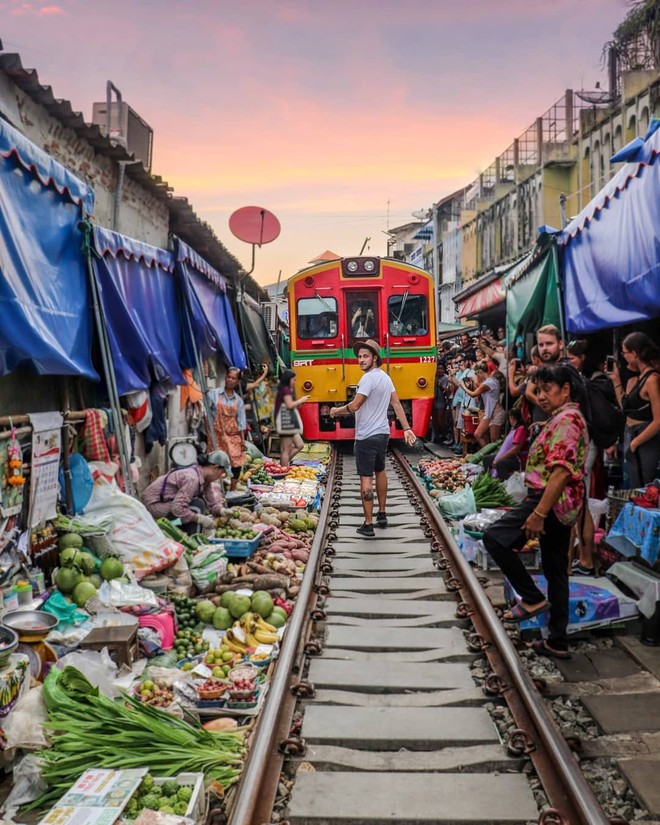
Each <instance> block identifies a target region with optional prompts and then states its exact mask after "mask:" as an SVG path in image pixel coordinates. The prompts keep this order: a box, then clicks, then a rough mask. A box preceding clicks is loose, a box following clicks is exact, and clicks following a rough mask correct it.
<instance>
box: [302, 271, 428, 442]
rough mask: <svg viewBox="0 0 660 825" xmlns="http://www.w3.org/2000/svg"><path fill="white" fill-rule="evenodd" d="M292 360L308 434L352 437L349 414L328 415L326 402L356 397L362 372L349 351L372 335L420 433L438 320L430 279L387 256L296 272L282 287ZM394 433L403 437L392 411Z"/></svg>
mask: <svg viewBox="0 0 660 825" xmlns="http://www.w3.org/2000/svg"><path fill="white" fill-rule="evenodd" d="M287 294H288V300H289V318H290V324H291V357H292V362H291V366H292V368H293V369H294V370H295V372H296V375H297V381H296V386H297V391H298V394H306V395H309V396H310V400H309V402H308V403H307V404H305V405H303V406H302V407H301V408H300V412H301V415H302V418H303V423H304V427H305V437H306V438H308V439H323V440H331V441H332V440H349V439H352V438H353V437H354V434H355V432H354V428H355V421H354V418H353V417H351V416H349V417H342V418H341V419H332V418H330V416H329V412H330V408H331V407H333V406H339V405H341V404H345V403H346V402H347V401H350V399H351V398H352V397H353V396H354V394H355V391H356V387H357V384H358V382H359V380H360V376H361V371H360V369H359V367H358V365H357V360H356V357H355V354H354V351H353V347H354V345H355V344H356V343H357V342H359V341H360V340H364V339H367V338H371V339H373V340H375V341H377V342H378V343H379V344H380V347H381V356H382V359H383V367H382V368H383V369H384V370H386V371H387V372H388V373H389V375H390V377H391V378H392V381H393V383H394V386H395V388H396V391H397V394H398V396H399V398H400V399H401V401H402V403H403V405H404V408H405V409H406V412H407V414H408V416H409V420H411V424H412V428H413V431H414V432H415V434H416V435H418V436H423V435H425V434H426V431H427V428H428V422H429V417H430V415H431V409H432V405H433V389H434V379H435V363H436V353H437V349H436V334H435V330H436V321H435V302H434V291H433V280H432V278H431V276H430V275H429V274H428V273H427V272H424V271H423V270H421V269H418V268H417V267H413V266H410V265H408V264H405V263H403V262H401V261H396V260H392V259H387V258H374V257H356V258H343V259H338V260H336V261H328V262H324V263H323V264H319V265H316V266H314V267H311V268H309V269H306V270H303V271H302V272H299V273H298V274H297V275H294V276H293V278H291V279H290V280H289V283H288V288H287ZM391 422H392V423H391V436H392V437H393V438H401V437H402V436H403V432H402V431H401V428H400V425H399V424H398V422H396V421H395V419H394V415H393V413H392V416H391Z"/></svg>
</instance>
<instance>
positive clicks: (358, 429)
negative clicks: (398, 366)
mask: <svg viewBox="0 0 660 825" xmlns="http://www.w3.org/2000/svg"><path fill="white" fill-rule="evenodd" d="M393 392H394V384H393V383H392V379H391V378H390V376H389V375H388V374H387V373H386V372H383V370H381V369H378V368H376V369H373V370H369V372H365V374H364V375H363V376H362V378H360V383H359V384H358V385H357V394H359V395H365V396H366V397H367V400H366V401H365V402H364V404H363V405H362V406H361V407H360V409H359V410H358V411H357V412H356V413H355V440H356V441H362V440H364V439H365V438H369V437H370V436H372V435H389V433H390V424H389V421H388V420H387V408H388V407H389V405H390V398H391V396H392V393H393Z"/></svg>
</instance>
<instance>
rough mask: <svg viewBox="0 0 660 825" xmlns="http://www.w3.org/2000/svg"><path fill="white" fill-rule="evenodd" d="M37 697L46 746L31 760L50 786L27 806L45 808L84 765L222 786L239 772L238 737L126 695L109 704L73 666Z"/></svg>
mask: <svg viewBox="0 0 660 825" xmlns="http://www.w3.org/2000/svg"><path fill="white" fill-rule="evenodd" d="M43 698H44V702H45V704H46V708H47V710H48V721H47V723H46V727H47V728H48V729H49V730H50V731H51V732H52V733H51V742H52V745H51V747H50V748H48V749H45V750H42V751H40V752H39V756H40V758H41V760H42V763H43V767H42V777H43V779H44V780H45V781H46V782H47V783H48V784H49V785H50V786H51V788H50V790H49V791H47V792H46V793H45V794H43V795H42V796H41V797H40V798H39V799H37V800H36V801H35V802H33V803H31V804H30V806H29V807H30V808H40V807H42V806H44V805H46V804H52V803H53V802H54V801H55V800H57V799H59V797H60V796H62V794H63V793H65V792H66V791H67V790H68V789H69V788H70V787H71V785H73V784H74V782H75V781H76V780H77V779H78V777H79V776H80V775H81V774H82V773H83V772H84V771H85V770H86V769H87V768H90V767H94V768H111V769H115V770H125V769H129V768H149V770H150V771H151V773H152V774H154V775H156V776H176V775H178V774H180V773H183V772H192V773H197V772H199V773H203V774H204V775H205V777H206V778H207V779H211V780H214V781H217V782H219V783H220V784H221V785H222V786H223V788H227V787H228V786H229V785H231V784H233V783H234V782H235V781H236V780H237V778H238V776H239V774H240V771H241V767H242V764H243V755H244V751H245V744H244V740H243V735H242V734H241V733H235V732H223V733H214V732H211V731H207V730H205V729H204V728H195V727H193V726H192V725H189V724H188V723H187V722H184V721H183V720H181V719H177V718H176V717H175V716H172V715H171V714H168V713H164V712H163V711H161V710H158V709H157V708H154V707H151V706H149V705H144V704H142V702H140V700H139V699H137V698H135V697H133V696H130V695H125V696H123V697H122V698H121V700H119V701H117V702H113V701H112V700H111V699H108V698H107V697H105V696H103V694H101V693H99V691H98V689H97V688H94V687H93V686H92V685H91V684H90V682H89V681H88V680H87V679H86V678H85V676H83V674H82V673H80V671H78V670H76V668H73V667H66V668H64V670H63V671H61V672H60V671H58V670H57V669H56V668H53V669H52V670H51V671H50V673H49V674H48V676H47V677H46V680H45V681H44V686H43Z"/></svg>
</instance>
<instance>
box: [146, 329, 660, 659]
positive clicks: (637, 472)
mask: <svg viewBox="0 0 660 825" xmlns="http://www.w3.org/2000/svg"><path fill="white" fill-rule="evenodd" d="M356 320H357V319H356ZM365 320H366V318H365ZM535 339H536V341H535V344H534V345H533V346H532V347H531V349H530V351H529V355H528V357H527V358H526V357H525V356H526V352H525V348H524V341H523V339H522V338H517V339H516V340H515V342H513V344H512V345H509V344H508V342H507V340H506V334H505V330H504V329H503V328H499V329H497V330H496V332H495V333H494V334H490V333H489V332H488V331H482V332H481V333H480V334H479V335H477V336H471V335H470V334H468V333H467V332H465V333H462V334H461V335H460V336H459V339H458V341H456V342H453V343H452V342H444V343H443V344H442V348H441V352H440V354H439V355H438V358H437V371H436V379H435V393H434V400H433V415H432V422H431V434H432V439H433V441H435V442H436V443H442V444H444V445H446V446H448V447H450V448H452V449H453V450H454V451H455V452H456V453H458V454H462V455H465V456H467V455H468V453H469V452H470V451H471V450H472V449H483V448H485V447H486V446H487V445H489V444H490V445H495V446H493V447H492V448H491V451H490V454H489V455H487V456H486V457H485V460H484V466H485V468H486V471H487V472H490V473H492V474H493V475H495V476H497V477H499V478H500V479H502V480H506V479H508V478H509V477H510V476H511V475H512V474H513V473H515V472H521V473H523V478H524V485H525V487H526V489H527V495H526V496H525V498H524V500H523V501H522V502H521V503H520V504H519V505H518V506H516V507H514V508H512V509H511V510H509V511H508V512H507V513H506V514H505V515H504V517H502V518H501V519H500V520H499V521H496V522H495V523H494V524H493V525H491V527H489V528H488V529H487V530H486V532H485V534H484V537H483V541H484V545H485V548H486V549H487V550H488V552H489V554H490V555H491V556H492V558H493V559H494V561H495V562H496V563H497V564H498V565H499V566H500V568H501V570H502V571H503V572H504V574H505V575H506V577H507V578H508V579H509V581H510V582H511V584H512V585H513V587H514V588H515V590H516V592H517V593H518V594H519V596H520V598H521V600H520V602H519V603H518V604H516V605H515V606H514V607H513V608H512V609H511V610H509V611H508V612H507V613H506V614H505V616H504V619H505V620H506V621H514V622H519V621H522V620H524V619H526V618H530V617H532V616H535V615H537V614H538V613H540V612H543V611H546V610H547V611H549V635H548V638H547V639H545V640H542V641H540V642H538V643H537V651H538V652H539V653H543V654H545V655H550V656H555V657H557V658H564V657H567V656H568V655H569V654H568V638H567V625H568V596H569V577H570V576H571V575H578V576H591V575H593V574H594V553H593V551H594V534H595V525H594V523H593V520H592V518H591V515H590V511H589V507H588V506H587V503H588V498H589V495H590V493H591V492H592V491H594V489H595V487H596V485H595V477H596V475H597V471H598V470H599V469H600V470H601V473H600V476H601V482H602V468H603V466H604V463H605V462H606V461H610V462H612V461H614V460H615V459H616V458H617V457H619V458H620V460H621V463H622V464H623V467H624V483H626V484H627V486H629V487H634V488H638V487H643V486H645V485H647V484H649V483H651V482H652V481H653V480H654V479H655V478H656V477H658V475H659V464H660V349H659V348H658V347H657V346H656V344H655V343H654V342H653V340H652V339H651V338H650V337H649V336H648V335H646V334H645V333H643V332H633V333H631V334H629V335H627V336H626V337H625V338H624V339H623V341H622V345H621V348H620V352H619V353H618V354H617V355H616V356H614V355H611V356H601V355H600V354H599V352H597V351H596V349H595V348H592V346H591V344H590V343H589V342H588V341H587V340H585V339H578V340H572V341H569V342H565V341H564V340H563V337H562V334H561V332H560V330H559V329H557V327H555V326H552V325H545V326H542V327H541V328H540V329H538V331H537V332H536V336H535ZM354 351H355V355H356V358H357V362H358V365H359V367H360V369H361V371H362V372H363V377H362V379H361V380H360V382H359V384H358V386H357V391H356V394H355V397H354V398H353V400H352V401H350V402H349V403H348V404H345V405H343V406H340V407H333V408H332V409H331V411H330V415H331V416H332V417H333V418H334V417H339V416H342V415H349V414H351V415H355V418H356V432H355V456H356V464H357V470H358V475H359V476H360V497H361V501H362V506H363V510H364V523H363V525H362V526H361V527H359V528H358V530H357V532H358V533H360V534H361V535H363V536H368V537H371V536H374V535H375V533H374V529H373V527H374V523H375V525H376V526H378V527H386V526H387V523H388V521H387V511H386V499H387V476H386V474H385V452H386V450H387V443H388V440H389V432H390V422H389V419H388V409H389V407H390V406H391V407H392V408H393V409H394V412H395V414H396V416H397V418H398V420H399V422H400V424H401V427H402V429H403V433H404V439H405V441H406V442H407V443H409V444H413V443H414V442H415V436H414V435H413V433H412V430H411V428H410V425H409V423H408V420H407V418H406V415H405V412H404V410H403V407H402V405H401V403H400V401H399V399H398V396H397V394H396V391H395V389H394V385H393V384H392V381H391V379H390V377H389V375H387V373H386V372H385V371H383V370H382V369H381V366H382V359H381V355H380V348H379V345H378V343H377V342H375V341H372V340H362V341H358V342H356V344H355V347H354ZM265 377H266V370H264V371H263V372H262V374H261V375H260V376H259V377H258V378H257V379H256V383H255V382H253V383H251V384H245V383H242V376H241V372H240V370H238V369H236V368H234V367H231V368H230V369H228V371H227V374H226V377H225V382H224V385H223V386H222V387H221V388H220V389H217V390H214V391H213V394H212V398H211V401H212V403H213V406H214V409H215V418H214V434H215V439H216V442H217V446H218V448H219V449H218V450H216V451H214V452H210V453H208V454H202V455H201V456H200V462H199V465H200V466H198V467H190V468H182V469H177V470H174V471H172V472H171V473H169V474H167V475H166V476H164V477H162V478H160V479H157V480H156V481H155V482H154V483H153V484H152V485H151V486H150V487H149V488H148V489H147V490H146V491H145V494H144V499H145V504H147V506H148V507H149V509H150V510H151V511H152V512H153V513H154V514H155V515H168V516H170V515H172V516H179V517H180V518H181V519H182V521H183V522H184V524H186V525H188V524H189V525H190V528H191V529H193V530H194V529H199V526H201V527H202V528H203V527H205V526H207V524H208V523H209V522H211V521H212V519H211V518H210V516H212V515H213V514H214V513H215V512H216V511H217V509H218V507H219V506H220V501H219V500H217V499H216V498H214V493H213V482H215V481H217V480H219V479H220V478H222V477H224V476H226V477H228V478H230V479H231V488H232V489H234V488H235V486H236V482H237V480H238V478H239V476H240V472H241V468H242V466H243V465H244V463H245V452H246V447H247V439H248V424H247V418H246V402H245V401H244V400H243V396H244V395H246V400H247V394H246V393H247V391H249V390H250V389H252V388H254V387H255V386H257V385H258V384H259V383H260V382H262V381H263V380H264V379H265ZM307 400H308V397H307V396H302V397H300V398H296V394H295V373H294V372H293V371H292V370H283V371H282V373H281V375H280V378H279V385H278V388H277V395H276V398H275V404H274V411H273V413H274V422H273V426H274V429H275V430H276V432H277V433H278V435H279V438H280V449H281V461H282V463H283V464H289V462H290V461H291V460H292V459H293V458H294V456H295V455H296V454H297V453H298V452H299V451H300V450H301V449H302V447H303V443H304V442H303V438H302V436H303V427H302V420H301V417H300V415H299V413H298V409H299V408H300V407H301V406H302V405H303V404H305V403H306V401H307ZM374 478H375V484H374V480H373V479H374ZM601 486H602V483H601ZM596 492H599V491H598V490H596ZM600 493H601V496H602V490H601V491H600ZM376 501H377V504H378V510H377V512H376V513H374V503H375V502H376ZM531 540H536V541H538V543H539V545H540V550H541V558H542V565H543V572H544V574H545V576H546V580H547V592H546V593H543V592H542V591H541V590H540V589H539V588H538V586H537V585H536V584H535V582H534V580H533V579H532V577H531V576H530V574H529V572H528V571H527V569H526V568H525V566H524V565H523V564H522V561H521V558H520V555H519V553H518V552H516V551H517V550H519V549H520V548H521V547H522V546H523V545H524V544H525V543H526V542H529V541H531ZM575 547H577V548H578V550H577V553H573V552H572V551H573V549H574V548H575ZM573 556H575V558H572V557H573Z"/></svg>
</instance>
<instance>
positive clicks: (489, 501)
mask: <svg viewBox="0 0 660 825" xmlns="http://www.w3.org/2000/svg"><path fill="white" fill-rule="evenodd" d="M472 492H473V493H474V501H475V503H476V505H477V508H478V509H479V510H483V509H484V507H511V506H512V505H513V499H512V498H511V496H510V495H509V494H508V493H507V491H506V489H505V487H504V485H503V484H502V482H501V481H498V480H497V479H496V478H493V477H492V476H491V474H490V473H482V474H481V475H480V476H478V477H477V479H476V481H474V482H473V484H472Z"/></svg>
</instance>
